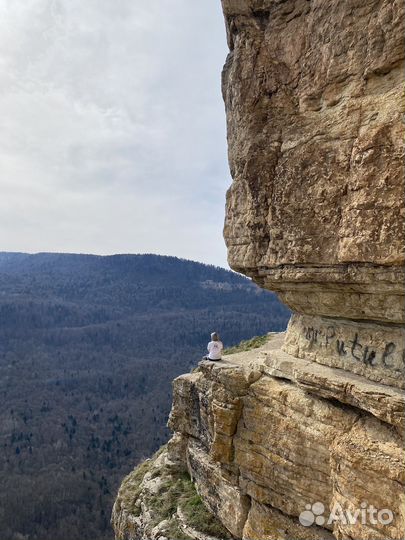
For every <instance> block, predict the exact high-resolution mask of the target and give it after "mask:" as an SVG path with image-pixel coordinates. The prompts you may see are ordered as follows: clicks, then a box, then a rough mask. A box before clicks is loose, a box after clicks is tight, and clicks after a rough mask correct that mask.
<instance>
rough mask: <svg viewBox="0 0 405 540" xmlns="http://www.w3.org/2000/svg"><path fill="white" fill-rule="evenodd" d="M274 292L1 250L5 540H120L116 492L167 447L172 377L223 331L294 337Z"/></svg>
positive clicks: (170, 262)
mask: <svg viewBox="0 0 405 540" xmlns="http://www.w3.org/2000/svg"><path fill="white" fill-rule="evenodd" d="M288 316H289V312H288V310H287V308H285V307H284V306H282V305H281V304H280V302H279V301H278V300H277V298H276V296H275V295H274V294H272V293H270V292H267V291H263V290H260V289H258V288H257V287H256V286H255V285H254V284H253V283H252V282H251V281H250V280H248V279H245V278H243V277H242V276H240V275H238V274H235V273H233V272H229V271H226V270H224V269H221V268H215V267H213V266H206V265H203V264H198V263H194V262H190V261H184V260H180V259H176V258H173V257H159V256H153V255H139V256H135V255H134V256H132V255H117V256H111V257H96V256H87V255H68V254H46V253H42V254H38V255H26V254H10V253H0V396H1V413H0V448H1V451H0V539H1V540H5V539H7V540H10V539H12V538H16V537H19V536H21V537H24V538H30V539H35V538H37V539H40V540H55V539H60V538H68V539H69V540H94V539H95V538H96V539H97V540H111V538H112V535H113V533H112V530H111V525H110V515H111V509H112V505H113V502H114V499H115V496H116V493H117V491H118V489H119V486H120V484H121V481H122V478H124V477H125V476H126V475H127V474H128V473H129V472H130V471H131V469H133V467H134V465H135V464H136V463H139V462H140V461H143V460H144V458H145V456H151V455H152V454H153V452H155V451H156V450H157V448H159V447H160V446H161V445H162V444H164V443H165V442H166V441H167V439H168V437H169V430H168V429H167V427H166V423H167V417H168V414H169V411H170V408H171V404H172V386H171V383H172V380H173V379H174V378H175V377H177V376H178V375H180V374H181V373H185V372H188V371H189V370H190V368H191V366H192V365H195V364H197V362H198V361H199V360H200V359H201V357H202V355H203V354H204V353H205V350H206V347H207V342H208V341H209V336H210V333H211V332H212V331H213V330H218V331H219V332H220V334H221V336H222V337H223V340H224V342H225V343H227V344H228V345H233V344H235V343H238V342H239V341H240V340H241V339H247V338H249V337H251V336H253V335H260V334H264V333H265V332H266V331H268V330H283V329H284V328H285V326H286V324H287V319H288Z"/></svg>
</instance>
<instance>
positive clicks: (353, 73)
mask: <svg viewBox="0 0 405 540" xmlns="http://www.w3.org/2000/svg"><path fill="white" fill-rule="evenodd" d="M222 4H223V10H224V15H225V23H226V30H227V37H228V44H229V49H230V53H229V56H228V58H227V61H226V64H225V67H224V71H223V81H222V82H223V95H224V101H225V105H226V112H227V123H228V145H229V162H230V169H231V173H232V177H233V183H232V186H231V187H230V189H229V192H228V195H227V207H226V220H225V228H224V236H225V240H226V243H227V246H228V252H229V262H230V265H231V266H232V267H233V268H234V269H235V270H237V271H239V272H243V273H245V274H247V275H248V276H250V277H252V279H254V280H255V281H256V282H257V283H258V284H259V285H260V286H262V287H264V288H269V289H271V290H275V291H276V292H277V293H278V294H279V296H280V297H281V299H282V300H283V301H284V302H285V303H286V304H288V305H289V306H290V307H291V308H292V309H293V311H294V315H293V316H292V318H291V320H290V323H289V326H288V329H287V332H286V333H285V334H278V335H271V336H269V339H268V341H267V343H266V344H265V345H263V346H262V347H261V348H258V349H254V350H252V351H249V352H241V353H237V354H233V355H229V356H225V357H224V359H223V361H221V362H218V363H211V362H201V363H200V364H199V366H198V368H197V369H196V370H195V371H194V372H193V373H191V374H188V375H184V376H181V377H179V378H178V379H176V380H175V381H174V396H173V408H172V412H171V416H170V420H169V425H170V427H171V429H172V430H173V432H174V435H173V438H172V440H171V441H170V443H169V446H168V448H167V449H165V450H164V451H163V453H162V454H161V455H160V456H159V457H158V458H154V460H152V461H151V462H148V463H149V464H150V468H152V472H151V471H150V470H149V471H147V472H146V474H145V475H144V474H143V473H144V472H145V471H143V470H141V472H139V471H140V469H138V470H137V471H135V473H133V475H135V477H136V478H135V479H134V476H130V477H129V479H127V480H126V482H124V484H123V487H122V488H121V490H120V493H119V495H118V498H117V502H116V505H115V507H114V512H113V525H114V528H115V531H116V537H117V539H120V540H132V539H136V538H163V537H170V532H168V527H169V526H170V527H175V528H176V531H177V533H176V534H177V535H180V536H179V537H182V538H183V537H184V538H203V537H204V534H205V535H211V537H217V538H220V537H221V533H220V532H218V531H221V529H220V527H224V528H225V530H226V531H228V533H229V534H230V535H232V537H233V538H243V539H246V540H259V539H260V540H279V539H286V540H299V539H303V540H304V539H308V540H312V539H313V540H315V539H329V538H330V539H333V538H336V539H337V540H354V539H355V540H363V539H364V540H378V539H381V540H383V539H384V540H386V539H395V540H399V539H403V538H404V535H405V496H404V483H405V467H404V459H403V458H404V455H403V435H404V393H403V388H404V386H405V383H404V363H405V354H404V333H403V323H404V267H403V263H404V236H403V225H404V215H405V210H404V199H403V172H404V171H403V150H404V148H403V135H404V129H403V111H402V109H401V107H402V105H403V101H401V100H402V93H403V78H404V65H403V57H404V50H403V34H404V13H403V6H402V5H401V3H400V2H397V1H396V0H345V1H338V0H333V1H329V0H222ZM156 460H158V461H157V463H158V465H155V464H156ZM159 460H160V461H159ZM153 471H155V472H153ZM159 471H163V472H159ZM182 474H183V475H184V474H186V475H188V476H187V478H189V480H190V481H191V484H192V486H194V489H196V491H197V493H198V495H196V496H197V497H199V499H198V500H199V502H201V503H202V505H203V508H204V509H205V510H204V511H208V514H207V516H206V517H205V518H204V519H202V520H201V519H200V520H199V521H198V523H197V524H195V523H194V524H193V523H191V522H192V521H193V517H192V516H193V512H192V511H191V512H189V514H188V517H187V516H186V517H185V513H187V512H186V510H185V509H186V508H188V509H189V510H190V503H189V499H187V497H186V496H185V495H184V496H181V495H179V496H178V502H177V503H175V504H174V505H172V506H170V505H168V508H169V510H168V512H166V514H165V515H163V514H162V513H160V514H159V516H160V517H159V519H158V520H157V521H158V523H156V519H155V520H153V519H152V518H153V516H152V517H151V514H153V512H152V511H151V503H150V500H151V497H152V496H151V490H152V492H153V490H155V491H154V493H155V495H156V494H160V495H159V496H161V497H163V498H164V496H165V495H164V494H165V493H167V492H168V491H170V489H171V488H170V486H171V485H172V484H173V483H176V482H177V481H178V476H176V475H182ZM167 476H169V477H170V479H171V480H170V482H169V483H168V482H167ZM131 478H132V480H133V486H132V488H130V489H128V485H131V481H132V480H131ZM156 478H158V480H156ZM165 479H166V480H165ZM156 484H157V485H158V487H156ZM159 486H160V487H159ZM162 486H163V487H162ZM168 486H169V487H168ZM190 497H191V499H192V497H193V495H190ZM152 498H153V497H152ZM186 499H187V500H186ZM197 506H198V505H197ZM197 506H196V508H197ZM134 508H136V511H134ZM197 513H198V512H197V510H196V512H195V514H197ZM208 516H211V517H212V519H214V520H215V522H213V523H211V524H210V527H211V528H209V529H208V530H207V529H205V530H204V531H203V530H202V529H204V527H202V526H201V523H202V522H206V523H207V522H209V521H210V519H211V518H209V517H208ZM159 520H160V521H159ZM152 525H153V527H152ZM194 525H195V526H194ZM217 527H219V528H217ZM172 534H174V533H172ZM226 534H227V533H223V534H222V536H224V535H226Z"/></svg>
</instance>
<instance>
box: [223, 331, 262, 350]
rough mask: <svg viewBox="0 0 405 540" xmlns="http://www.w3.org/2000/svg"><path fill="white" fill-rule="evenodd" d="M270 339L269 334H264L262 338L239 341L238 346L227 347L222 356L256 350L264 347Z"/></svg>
mask: <svg viewBox="0 0 405 540" xmlns="http://www.w3.org/2000/svg"><path fill="white" fill-rule="evenodd" d="M270 339H271V334H265V335H264V336H255V337H253V338H252V339H247V340H244V341H241V342H240V343H239V345H235V346H234V347H229V348H228V349H225V350H224V354H235V353H240V352H245V351H250V350H252V349H257V348H259V347H262V346H263V345H265V344H266V343H267V342H268V341H270Z"/></svg>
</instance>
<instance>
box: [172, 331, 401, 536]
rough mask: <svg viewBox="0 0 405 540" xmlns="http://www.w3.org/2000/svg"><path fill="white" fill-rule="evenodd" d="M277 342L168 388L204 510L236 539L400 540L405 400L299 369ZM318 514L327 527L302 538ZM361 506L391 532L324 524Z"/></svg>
mask: <svg viewBox="0 0 405 540" xmlns="http://www.w3.org/2000/svg"><path fill="white" fill-rule="evenodd" d="M283 339H284V335H280V336H277V337H273V340H272V341H271V342H270V343H269V344H268V345H267V346H265V347H264V349H261V350H260V349H258V350H257V351H252V352H250V353H242V354H236V355H231V356H229V357H226V360H225V361H223V362H220V363H216V364H213V363H210V362H202V363H200V365H199V368H198V370H197V371H196V372H194V373H193V374H190V375H183V376H181V377H179V378H178V379H176V380H175V381H174V398H173V409H172V413H171V417H170V427H171V428H172V429H173V430H174V431H175V433H176V440H178V441H180V440H181V445H178V448H180V446H181V450H179V453H178V456H181V457H180V459H182V460H183V462H184V463H185V464H186V467H187V469H188V471H189V473H190V475H191V477H192V478H193V481H194V482H195V485H196V487H197V490H198V491H199V493H200V494H201V496H202V497H203V500H204V501H205V503H206V504H207V506H208V508H209V509H210V510H211V511H212V512H213V513H214V514H215V515H216V516H217V517H219V519H220V520H221V522H222V523H223V524H224V525H225V526H226V528H227V529H228V530H229V531H230V532H231V533H232V535H233V536H234V537H235V538H244V539H246V540H255V539H257V538H261V539H262V540H266V539H268V540H279V539H282V538H285V539H289V540H293V539H294V540H295V539H297V538H302V539H306V538H308V539H309V538H311V539H316V538H334V537H335V538H338V539H350V538H356V539H358V540H362V539H371V538H373V539H378V538H381V539H383V538H384V539H388V538H390V539H397V540H399V539H400V538H403V535H404V534H405V520H404V516H403V513H402V505H403V502H404V496H403V490H404V482H405V466H404V462H403V448H402V444H403V441H402V438H401V435H400V432H401V431H402V426H403V424H402V420H403V410H404V402H405V400H404V396H403V393H402V392H401V391H400V390H397V389H389V387H388V386H386V385H382V384H379V383H375V382H367V380H366V379H365V378H364V377H361V376H358V375H353V374H350V373H346V372H345V371H343V370H341V369H336V368H331V367H325V366H322V365H319V364H317V363H313V362H310V361H307V360H298V362H297V360H296V359H295V358H294V357H292V356H290V355H288V354H287V353H285V352H284V351H283V350H282V348H281V347H282V343H283ZM297 364H298V365H297ZM389 410H390V411H391V413H388V411H389ZM394 411H396V412H394ZM313 504H317V505H318V506H319V505H322V508H323V509H324V512H323V514H322V517H323V521H322V523H321V526H319V525H318V526H316V524H313V525H312V526H311V527H307V526H306V525H305V524H303V523H301V521H300V518H301V519H302V512H304V511H305V510H306V508H307V505H313ZM362 505H363V506H362ZM364 505H367V508H369V507H371V508H372V507H374V508H375V509H377V510H378V511H382V510H389V511H390V512H392V513H393V519H392V522H391V523H389V524H386V523H376V524H375V523H372V522H369V521H367V520H366V522H364V523H363V522H362V521H361V519H360V518H358V519H357V520H356V521H355V522H354V523H351V522H350V520H349V522H347V523H345V522H344V520H342V519H335V520H332V521H331V522H329V523H328V517H329V513H330V511H334V512H335V513H336V511H337V510H338V511H339V512H340V511H342V512H351V513H352V514H353V515H354V514H355V512H356V509H359V511H361V509H362V508H363V507H364ZM336 509H337V510H336Z"/></svg>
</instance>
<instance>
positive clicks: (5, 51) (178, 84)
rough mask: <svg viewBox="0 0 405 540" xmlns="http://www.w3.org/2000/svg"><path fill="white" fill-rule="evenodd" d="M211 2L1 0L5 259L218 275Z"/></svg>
mask: <svg viewBox="0 0 405 540" xmlns="http://www.w3.org/2000/svg"><path fill="white" fill-rule="evenodd" d="M226 53H227V47H226V40H225V30H224V23H223V18H222V12H221V8H220V2H219V0H204V1H191V0H0V78H1V79H0V93H1V99H0V123H1V129H0V137H1V140H0V190H1V191H0V251H1V250H2V251H28V252H38V251H64V252H80V253H99V254H111V253H141V252H144V253H145V252H148V253H151V252H152V253H160V254H168V255H176V256H179V257H185V258H189V259H194V260H199V261H203V262H208V263H213V264H218V265H221V266H226V250H225V246H224V242H223V239H222V226H223V219H224V203H225V191H226V189H227V187H228V186H229V183H230V178H229V171H228V165H227V161H226V135H225V115H224V109H223V103H222V98H221V92H220V72H221V69H222V65H223V63H224V61H225V57H226Z"/></svg>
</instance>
